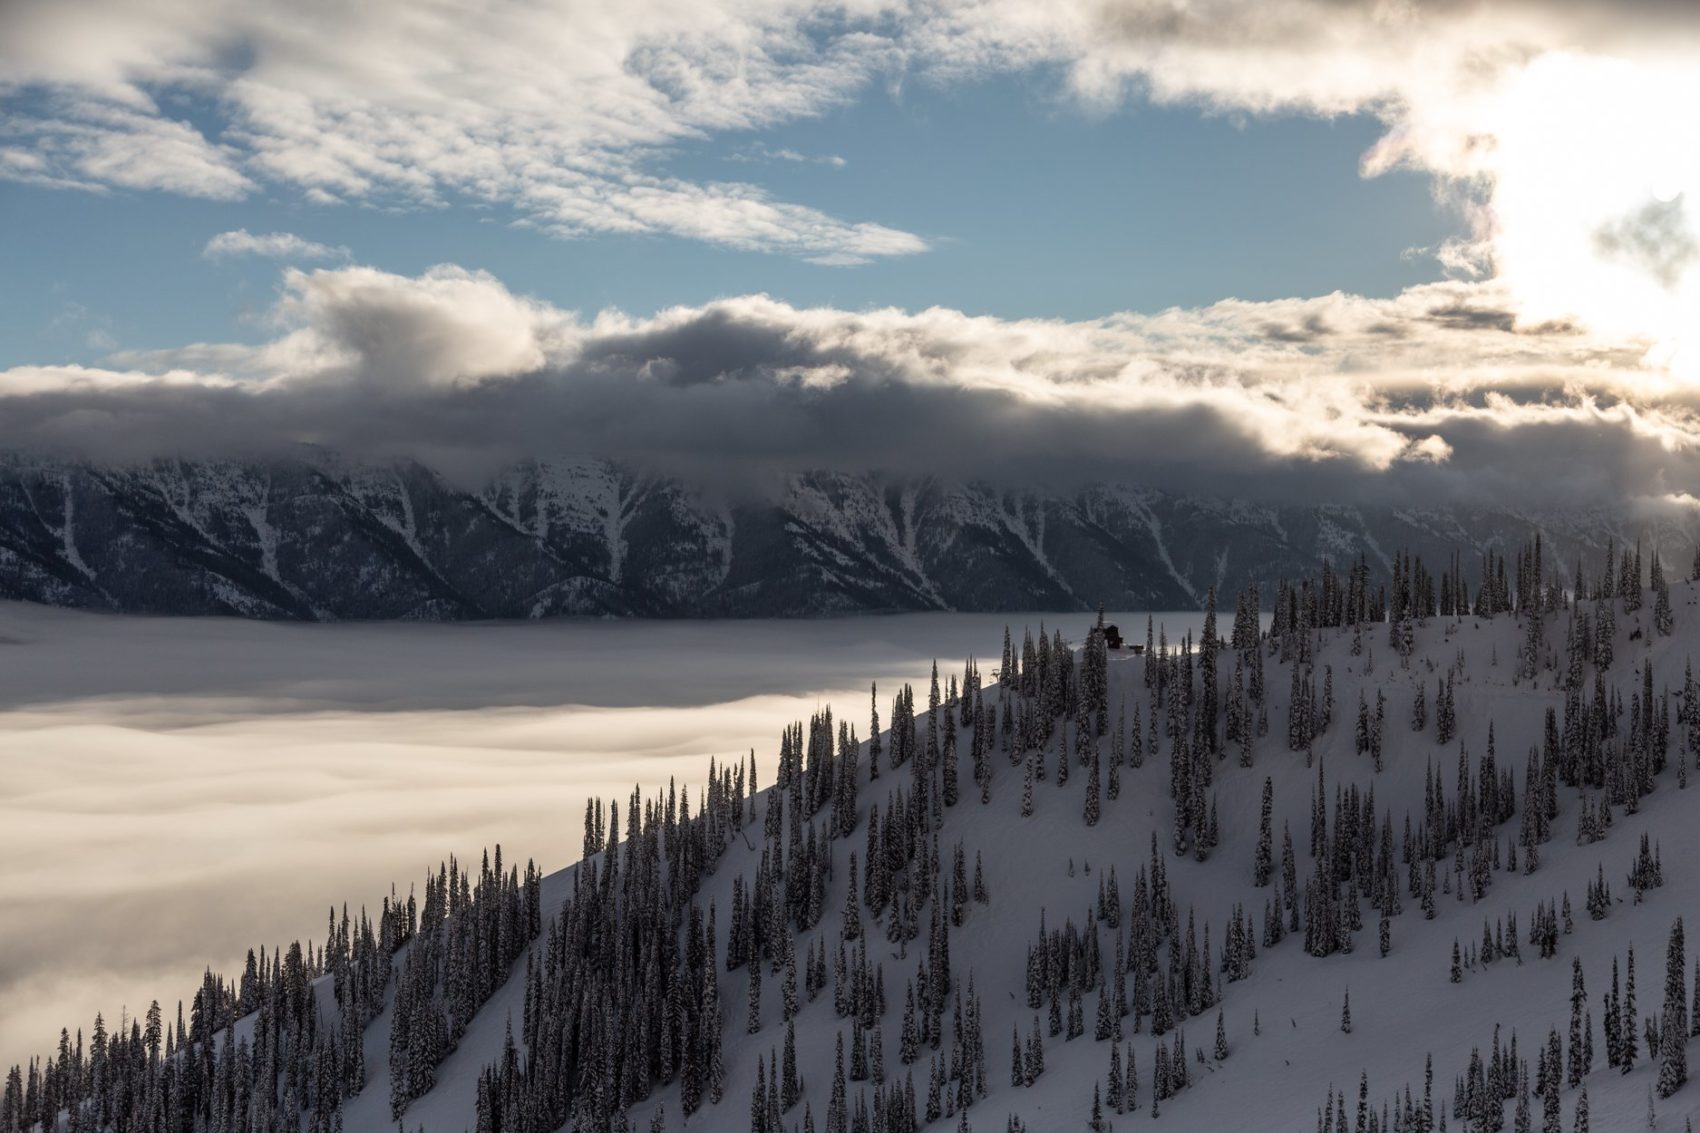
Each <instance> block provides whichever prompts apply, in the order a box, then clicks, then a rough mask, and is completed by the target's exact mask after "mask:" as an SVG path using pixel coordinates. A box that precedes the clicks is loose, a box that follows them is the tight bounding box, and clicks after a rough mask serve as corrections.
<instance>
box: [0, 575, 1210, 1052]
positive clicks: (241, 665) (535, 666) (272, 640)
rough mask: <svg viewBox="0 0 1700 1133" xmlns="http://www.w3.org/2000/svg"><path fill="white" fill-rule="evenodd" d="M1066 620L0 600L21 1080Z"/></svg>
mask: <svg viewBox="0 0 1700 1133" xmlns="http://www.w3.org/2000/svg"><path fill="white" fill-rule="evenodd" d="M1132 617H1133V616H1132V615H1122V621H1123V624H1124V625H1126V626H1128V627H1129V628H1131V621H1132ZM1159 617H1160V618H1162V619H1163V620H1164V621H1165V622H1166V624H1167V625H1168V627H1169V630H1170V632H1171V634H1174V635H1176V636H1178V635H1179V634H1180V633H1181V632H1184V631H1185V630H1186V628H1188V627H1189V626H1190V627H1192V628H1194V629H1196V627H1197V626H1198V625H1199V624H1200V617H1199V615H1197V614H1196V613H1180V614H1164V615H1159ZM1143 618H1144V615H1139V622H1140V625H1141V627H1143V624H1144V621H1143ZM1041 621H1043V622H1044V623H1045V624H1046V625H1047V626H1061V627H1062V628H1063V630H1064V633H1065V635H1066V636H1069V637H1071V638H1073V639H1075V640H1078V639H1079V638H1080V637H1081V636H1082V635H1083V634H1084V632H1085V630H1086V628H1087V626H1088V625H1089V622H1090V619H1089V618H1088V617H1087V616H1086V615H1083V614H1032V615H1008V616H1005V615H979V614H904V615H894V616H890V617H870V618H848V619H840V620H825V621H729V622H652V621H552V622H542V623H514V624H505V623H503V624H491V623H485V624H476V623H475V624H446V625H444V624H427V623H383V624H338V625H300V624H290V623H265V622H253V621H241V620H236V619H216V618H201V619H193V618H141V617H119V616H112V615H104V614H90V613H80V612H74V611H66V610H56V609H49V608H45V607H40V606H31V605H23V604H18V603H0V753H3V754H0V761H3V764H4V773H3V774H0V1066H7V1065H11V1064H12V1063H14V1062H21V1061H23V1060H25V1059H27V1058H28V1057H29V1056H30V1055H33V1054H42V1053H45V1052H47V1050H48V1049H49V1048H50V1047H51V1046H52V1044H53V1042H54V1041H55V1040H56V1038H57V1036H58V1033H59V1028H60V1027H61V1026H66V1025H70V1026H73V1027H75V1026H77V1025H81V1026H84V1027H87V1026H88V1025H89V1023H90V1022H91V1021H92V1020H93V1018H94V1014H95V1012H96V1011H102V1012H104V1013H105V1015H106V1017H107V1018H108V1020H112V1019H115V1018H117V1017H118V1016H119V1014H120V1012H121V1011H124V1010H128V1012H129V1013H130V1014H131V1015H134V1014H136V1013H137V1012H138V1011H139V1010H141V1009H143V1008H145V1007H146V1005H147V1003H148V1002H149V1001H150V1000H151V999H153V998H155V997H157V998H159V999H160V1001H161V1002H162V1003H164V1004H166V1005H167V1008H168V1013H169V1008H170V1007H171V1005H172V1004H174V1003H175V1001H176V1000H177V999H178V998H179V997H186V996H187V995H188V994H189V993H190V992H192V991H193V990H194V988H195V987H196V986H197V984H198V982H199V979H200V975H201V971H202V969H203V967H205V966H206V965H208V964H211V965H212V966H213V967H214V969H215V970H217V971H224V972H234V971H236V970H238V969H239V967H240V962H241V960H242V956H243V954H244V952H245V951H246V949H248V948H249V947H258V946H259V945H260V944H261V943H265V944H267V945H275V944H279V943H285V942H287V941H290V940H294V939H297V938H304V937H307V936H312V937H315V938H316V937H317V936H318V935H319V934H321V933H322V932H323V929H324V918H325V913H326V910H327V908H328V907H329V906H330V904H331V903H332V902H335V903H336V904H337V905H338V906H339V907H340V906H341V904H342V903H343V902H345V901H346V902H348V903H350V904H351V905H353V906H354V907H355V909H356V910H358V907H359V906H360V905H361V904H362V903H364V904H366V905H368V906H370V907H371V908H372V909H373V910H374V911H375V910H376V907H377V903H378V901H379V899H380V897H381V896H382V895H383V894H384V893H385V892H387V891H388V886H389V884H390V883H391V882H392V881H393V882H395V883H396V884H398V885H399V886H401V889H402V892H403V893H405V892H406V888H407V886H409V885H411V884H414V883H416V882H417V881H418V880H419V879H420V878H421V877H422V876H423V875H424V872H425V871H426V869H427V868H428V867H433V866H434V865H435V864H436V863H437V862H439V861H441V860H443V859H445V858H446V857H447V856H448V855H450V854H459V855H460V856H461V857H462V858H463V859H471V860H476V856H477V854H478V853H479V851H480V850H481V849H482V848H483V847H485V846H489V845H494V844H496V843H498V842H499V843H500V844H501V845H502V847H503V849H504V852H505V853H506V854H507V855H508V857H509V859H510V860H515V861H519V862H522V863H523V861H524V860H525V859H526V858H528V857H531V858H535V859H536V860H537V862H538V864H539V865H540V866H541V867H543V868H544V869H545V870H554V869H558V868H560V867H561V866H562V865H564V864H566V863H567V862H568V861H570V860H572V859H575V858H576V857H577V856H578V852H579V845H580V838H581V824H582V819H583V811H584V803H585V799H586V798H587V797H589V796H591V795H597V796H599V797H603V798H607V797H612V796H621V797H623V796H624V795H625V794H626V793H628V792H629V791H630V790H631V788H632V786H633V785H634V784H641V785H643V787H644V789H645V791H646V793H647V792H648V791H650V790H652V789H653V788H654V787H656V786H658V785H664V784H665V783H666V782H667V779H668V778H669V777H670V776H678V777H679V778H680V779H681V780H682V781H687V782H693V783H694V782H698V781H700V779H701V776H702V773H703V771H704V770H705V768H706V767H707V763H708V759H709V757H710V756H719V757H721V758H722V759H724V758H727V757H732V756H741V755H744V754H746V753H747V752H748V751H749V750H750V749H751V748H754V749H755V752H756V755H757V758H758V760H759V762H760V764H761V766H762V768H763V770H764V772H765V773H767V774H771V771H772V767H773V762H774V760H775V758H776V748H777V743H778V738H779V734H780V730H781V728H783V727H784V726H785V725H786V724H788V723H790V722H792V721H793V720H797V719H802V718H806V717H807V716H808V714H809V713H810V712H812V711H814V710H815V709H816V707H817V706H819V705H820V704H824V703H829V702H830V703H831V704H833V705H834V706H835V708H837V709H838V710H840V711H842V712H847V713H848V714H849V717H850V718H851V719H853V720H857V721H860V722H861V725H862V726H863V727H864V728H865V725H866V716H867V704H868V682H869V681H870V680H875V679H877V680H878V681H879V683H880V689H881V698H882V700H885V699H887V698H888V697H889V691H890V690H893V689H895V686H896V685H897V684H898V683H900V682H901V681H904V680H907V681H913V682H924V681H925V680H926V677H927V672H928V667H929V664H930V662H931V660H932V658H933V657H934V656H935V655H936V656H937V657H938V659H939V662H940V666H941V668H943V669H946V670H947V671H957V670H960V668H961V665H962V660H963V658H965V657H967V656H968V655H969V654H971V653H973V654H978V655H979V656H980V657H982V658H986V657H990V658H993V659H994V660H993V661H991V662H990V664H991V665H995V657H996V655H997V652H998V649H999V646H1000V644H1001V641H1002V633H1003V626H1004V625H1005V624H1006V622H1007V623H1008V624H1010V625H1012V626H1013V627H1014V628H1015V632H1016V633H1017V634H1019V633H1020V632H1021V627H1022V626H1023V625H1031V626H1032V627H1033V628H1034V629H1035V630H1037V628H1038V626H1039V624H1040V622H1041ZM1141 632H1143V629H1141ZM988 667H989V666H988ZM882 710H883V709H882Z"/></svg>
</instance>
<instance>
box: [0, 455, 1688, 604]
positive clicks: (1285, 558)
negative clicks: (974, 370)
mask: <svg viewBox="0 0 1700 1133" xmlns="http://www.w3.org/2000/svg"><path fill="white" fill-rule="evenodd" d="M1536 531H1539V532H1540V533H1541V534H1542V535H1543V537H1544V540H1545V545H1546V547H1547V549H1548V550H1549V552H1550V554H1551V558H1550V559H1549V561H1551V562H1553V563H1554V565H1555V566H1556V567H1557V569H1558V570H1559V571H1560V573H1561V575H1563V576H1565V577H1568V576H1569V573H1570V572H1571V571H1572V570H1573V568H1574V564H1575V563H1576V561H1577V557H1578V556H1579V555H1580V556H1582V557H1583V559H1584V560H1585V561H1587V562H1589V563H1590V564H1597V563H1598V562H1599V561H1600V559H1601V556H1602V554H1603V550H1604V547H1605V543H1606V541H1607V540H1608V539H1612V538H1616V539H1618V540H1625V539H1628V540H1633V539H1635V538H1636V537H1643V536H1644V537H1646V538H1648V539H1650V540H1652V541H1656V542H1657V543H1658V544H1659V546H1660V547H1661V548H1662V550H1663V552H1664V554H1665V556H1666V563H1667V567H1668V568H1669V569H1671V570H1672V572H1673V573H1674V574H1675V575H1676V576H1678V577H1682V576H1685V575H1686V574H1687V573H1688V567H1689V564H1690V562H1691V560H1692V556H1693V554H1694V547H1695V539H1696V533H1697V532H1696V528H1695V526H1694V525H1692V524H1690V525H1667V526H1664V527H1659V528H1648V527H1645V526H1644V525H1640V524H1635V525H1630V524H1629V523H1628V521H1627V520H1626V519H1625V518H1624V517H1622V516H1620V515H1617V514H1614V513H1611V512H1607V511H1577V512H1563V513H1542V514H1526V513H1518V512H1515V511H1512V510H1509V509H1507V510H1503V511H1492V510H1481V509H1476V510H1469V511H1465V510H1457V509H1452V510H1447V509H1428V510H1416V509H1400V508H1374V509H1370V508H1352V507H1335V506H1326V505H1317V506H1283V507H1269V506H1263V505H1258V504H1251V503H1247V502H1243V501H1235V500H1222V499H1213V498H1202V497H1191V496H1184V495H1175V494H1170V493H1165V492H1159V491H1155V490H1151V489H1145V488H1138V487H1131V486H1125V485H1097V486H1094V487H1090V488H1086V489H1082V490H1078V491H1070V492H1056V491H1048V490H1043V489H1034V490H1025V491H1018V492H1012V491H1008V490H1003V489H999V488H994V487H991V486H988V485H982V484H973V483H951V482H947V481H944V480H940V479H937V478H929V479H924V480H895V479H891V478H885V477H880V476H872V475H849V474H842V473H833V472H817V473H810V474H805V475H799V476H794V477H791V478H790V479H788V480H787V481H785V482H784V484H783V485H782V486H780V487H776V488H775V489H774V490H773V491H772V492H771V493H769V494H768V495H767V496H766V497H764V498H749V497H747V496H746V497H744V498H739V499H732V498H722V497H719V496H716V495H713V494H709V493H702V492H698V491H695V490H693V489H692V488H691V486H689V485H687V484H684V483H681V482H679V481H676V480H669V479H665V478H658V477H654V476H648V475H644V474H642V473H640V472H638V471H635V470H632V469H629V468H623V467H621V466H619V465H617V464H614V463H611V462H607V461H602V460H594V459H586V460H576V461H564V462H553V463H542V462H527V463H524V464H520V465H516V466H514V467H512V468H510V469H508V470H506V471H504V472H503V473H502V474H500V475H499V476H496V477H494V478H493V479H491V480H490V481H489V482H488V483H485V484H483V485H482V486H478V487H471V488H469V487H465V486H462V485H459V484H457V483H454V482H451V481H450V480H448V479H445V478H444V477H443V476H440V475H438V474H437V473H435V472H433V471H432V470H431V469H429V468H427V467H425V466H423V465H421V464H417V463H410V462H403V463H393V464H385V465H381V466H378V465H370V464H356V463H350V462H346V461H342V460H339V459H337V458H335V457H331V456H327V455H324V454H317V453H313V454H307V455H304V456H301V457H299V458H291V459H272V460H266V461H255V462H252V463H231V462H187V461H154V462H150V463H145V464H138V465H130V466H123V467H103V466H97V465H92V464H80V463H69V462H55V461H51V460H41V459H36V458H25V457H21V456H13V457H7V458H0V597H6V598H15V599H26V600H30V601H37V602H45V603H50V604H54V605H63V606H82V607H90V608H98V609H109V610H122V611H132V612H145V613H172V614H237V615H242V616H249V617H266V618H295V619H355V618H376V619H382V618H429V619H456V618H538V617H549V616H555V615H568V614H574V615H604V616H618V617H673V616H687V617H709V616H731V617H797V616H813V615H829V614H839V613H856V612H872V611H886V610H924V609H955V610H1035V609H1087V608H1091V607H1093V606H1096V605H1097V604H1099V603H1103V604H1104V605H1105V606H1107V607H1110V608H1120V609H1179V608H1188V607H1196V606H1197V605H1199V604H1200V603H1201V601H1202V599H1203V596H1204V593H1205V591H1206V589H1207V588H1208V587H1210V586H1216V587H1217V588H1218V589H1219V590H1226V591H1230V592H1231V591H1233V590H1237V589H1238V588H1240V587H1241V586H1243V585H1244V584H1245V583H1247V582H1248V581H1257V582H1260V583H1264V584H1271V583H1273V581H1274V580H1275V579H1276V578H1278V577H1281V576H1289V577H1291V576H1297V575H1299V574H1301V573H1303V572H1305V571H1308V570H1311V569H1313V568H1314V565H1315V564H1316V562H1317V561H1318V560H1320V559H1324V558H1327V559H1332V560H1333V561H1335V562H1336V563H1344V562H1346V561H1348V560H1350V559H1352V558H1355V557H1356V556H1358V555H1360V554H1362V555H1365V556H1367V558H1368V559H1369V562H1370V564H1371V566H1372V568H1373V569H1374V570H1375V571H1376V572H1377V573H1381V572H1383V571H1384V570H1385V569H1386V566H1387V563H1388V556H1389V555H1390V554H1391V553H1392V551H1393V549H1394V548H1396V547H1401V546H1404V547H1409V548H1411V549H1413V550H1414V551H1416V552H1417V553H1418V554H1421V555H1422V556H1423V557H1424V558H1425V559H1426V560H1427V561H1429V562H1430V563H1431V565H1438V564H1440V563H1442V562H1444V560H1445V558H1446V556H1448V555H1449V554H1451V553H1452V552H1453V551H1454V550H1457V551H1459V552H1461V553H1463V554H1464V555H1465V556H1466V558H1467V565H1468V566H1469V568H1470V569H1469V573H1470V574H1471V576H1472V577H1473V576H1474V574H1475V570H1474V562H1473V560H1474V558H1475V557H1476V556H1477V555H1478V554H1479V553H1480V552H1482V551H1484V550H1487V549H1490V548H1491V549H1497V550H1501V551H1506V552H1507V553H1509V552H1510V551H1511V549H1512V548H1514V547H1515V546H1516V545H1518V544H1519V543H1520V542H1522V541H1523V540H1524V539H1526V538H1528V537H1529V536H1530V535H1531V534H1532V533H1534V532H1536ZM1265 593H1266V594H1267V593H1269V589H1268V587H1267V586H1266V589H1265Z"/></svg>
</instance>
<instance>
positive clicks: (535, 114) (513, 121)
mask: <svg viewBox="0 0 1700 1133" xmlns="http://www.w3.org/2000/svg"><path fill="white" fill-rule="evenodd" d="M880 11H881V9H880V7H879V6H878V5H873V4H863V3H861V2H860V0H857V2H853V3H852V4H850V5H847V6H837V7H834V8H831V9H817V8H815V7H814V6H812V5H809V4H806V3H798V2H795V0H755V2H747V0H716V2H695V0H692V2H684V0H640V2H635V3H631V4H623V5H600V4H586V3H582V2H579V0H545V2H541V3H535V4H519V3H498V4H496V5H492V6H486V7H484V8H479V9H474V8H457V7H455V6H437V7H432V8H427V9H421V8H419V7H418V6H417V5H413V4H406V3H402V2H401V0H372V2H371V3H366V4H361V5H353V6H350V5H331V6H323V5H318V6H314V5H309V6H306V7H303V6H300V5H295V4H285V3H282V2H281V0H260V2H256V3H249V4H214V5H206V4H199V3H192V2H190V0H133V2H132V0H122V2H119V0H66V2H64V3H48V2H46V0H18V2H17V3H13V4H7V5H4V6H0V97H5V96H7V95H8V94H11V95H12V96H13V98H14V100H18V99H21V98H22V97H23V96H25V95H35V94H38V93H42V92H45V94H46V96H47V97H46V98H45V99H44V102H45V104H46V105H44V106H42V107H39V108H38V107H37V106H36V105H35V102H34V101H33V100H25V101H14V103H13V107H15V110H14V115H15V118H16V121H15V122H14V124H13V125H12V127H11V128H10V129H8V130H7V131H6V133H10V134H15V135H18V137H17V138H13V139H6V140H8V141H15V142H21V143H22V145H23V148H25V149H26V150H27V151H28V152H31V153H33V154H35V155H36V156H37V157H39V158H40V159H41V165H40V167H39V168H26V167H22V166H18V165H16V164H15V163H10V162H0V176H10V177H13V178H15V179H22V178H27V179H30V180H32V181H36V182H38V183H43V182H45V181H47V180H49V179H53V180H58V181H63V182H66V183H76V184H89V185H108V184H110V185H126V186H131V187H149V188H171V189H175V190H176V191H182V192H193V193H197V194H199V195H207V196H235V195H240V194H242V193H246V192H249V191H251V190H252V188H253V186H254V184H255V183H256V182H269V183H277V184H284V185H290V186H294V187H295V188H296V189H298V190H299V191H300V192H302V193H303V194H304V195H305V196H307V198H308V199H311V200H314V201H319V202H327V201H337V200H340V201H365V202H374V203H382V204H398V203H399V204H408V203H417V204H436V203H440V202H444V201H447V200H452V199H457V198H461V199H472V200H477V201H483V202H497V203H504V204H508V205H511V206H512V207H514V208H515V209H516V210H517V211H518V212H519V213H520V214H521V215H522V216H524V217H527V218H529V219H531V220H533V221H535V222H536V223H537V224H538V225H539V226H540V227H542V228H544V229H546V230H548V231H552V232H554V233H556V234H559V235H563V236H567V237H572V236H578V235H584V234H593V233H608V232H621V233H640V234H642V233H664V234H675V235H682V236H685V237H688V238H692V239H699V240H705V241H708V242H711V243H717V244H722V245H726V246H729V247H734V248H741V249H753V250H759V251H772V252H779V253H784V254H794V255H798V256H805V257H808V256H833V255H851V256H857V257H862V258H871V257H875V256H889V255H905V254H910V253H913V252H917V251H921V250H924V249H925V247H926V241H925V240H924V239H923V238H921V237H919V236H916V235H913V234H910V233H904V232H898V231H895V230H893V229H891V228H888V227H885V226H882V225H879V224H877V223H867V222H861V221H858V220H856V219H853V218H852V219H846V218H840V217H835V216H832V215H829V214H827V213H824V212H822V211H820V210H817V209H813V208H809V207H807V206H804V205H800V204H796V203H792V202H784V201H777V200H773V199H771V198H770V197H769V196H768V194H767V193H766V192H765V191H763V190H762V189H761V188H760V187H759V186H756V185H750V184H738V183H730V184H702V183H690V182H685V181H680V180H677V179H669V178H662V177H657V176H656V175H655V174H654V173H653V172H652V168H653V164H654V163H653V160H652V159H654V158H655V157H656V156H658V155H659V154H660V153H661V152H662V151H664V150H665V149H666V148H667V147H670V146H672V145H675V144H676V143H679V142H681V141H685V140H692V139H701V138H705V137H708V136H710V135H712V134H717V133H724V132H737V131H750V130H759V129H762V128H765V127H769V126H772V125H775V124H778V123H781V122H786V121H791V120H794V119H797V118H800V117H807V116H809V115H813V114H818V113H820V112H821V111H822V110H824V109H826V108H827V107H830V106H833V105H838V104H841V103H843V102H846V101H848V100H849V99H851V98H852V97H854V96H855V94H856V93H857V92H858V91H859V90H860V89H862V88H863V87H864V86H865V85H866V84H867V82H868V80H869V78H870V76H872V75H873V74H875V73H876V72H878V71H879V70H881V69H882V68H885V67H887V66H891V65H895V63H896V61H897V56H896V53H895V52H894V50H893V47H892V44H891V42H890V40H889V37H882V36H880V35H878V34H874V33H872V32H870V31H869V30H868V29H869V27H870V26H871V24H870V21H871V20H872V19H873V18H874V17H876V16H878V15H879V14H880ZM71 44H75V45H76V46H75V49H72V48H71V47H70V46H68V45H71ZM160 91H171V92H174V93H183V94H188V95H190V96H193V97H195V98H197V99H199V100H200V103H201V104H202V105H204V106H206V107H207V108H208V110H209V114H208V115H207V118H208V119H209V120H210V121H211V125H210V126H209V127H208V129H209V130H216V135H213V134H207V135H203V134H202V133H200V132H198V131H197V130H196V128H195V127H193V126H191V125H189V124H188V123H187V122H183V121H177V120H174V119H172V118H169V117H167V116H166V115H164V114H163V113H161V112H160V111H159V110H158V109H157V107H156V105H155V102H154V97H155V95H156V94H157V93H158V92H160ZM9 109H10V107H9ZM166 134H169V135H171V137H170V139H169V140H170V143H171V144H169V145H161V144H159V142H160V141H161V140H163V139H162V137H161V135H166ZM127 136H129V137H135V138H136V139H137V140H138V144H137V145H136V146H134V147H131V148H130V149H129V151H127V152H126V153H120V152H117V151H120V150H123V149H124V147H123V146H122V144H121V143H122V140H123V139H124V138H125V137H127ZM213 136H216V138H217V140H216V142H215V141H213V140H209V138H211V137H213ZM144 138H147V139H150V140H151V144H147V145H143V144H141V140H142V139H144ZM143 156H145V157H146V158H147V160H146V162H143V161H142V157H143Z"/></svg>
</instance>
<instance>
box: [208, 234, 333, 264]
mask: <svg viewBox="0 0 1700 1133" xmlns="http://www.w3.org/2000/svg"><path fill="white" fill-rule="evenodd" d="M201 255H202V256H205V257H206V258H207V259H209V260H219V259H228V258H230V257H234V256H264V257H266V258H268V259H274V260H296V261H302V260H346V259H348V258H349V251H348V249H347V248H345V247H342V246H341V245H338V246H336V247H332V246H331V245H329V244H321V243H319V242H318V241H316V240H308V239H306V238H305V237H302V236H297V235H295V233H293V232H263V233H260V234H258V235H256V234H254V233H252V232H249V231H248V230H247V229H246V228H235V229H232V230H230V231H229V232H220V233H219V234H218V235H216V236H214V237H213V238H212V239H210V240H208V241H207V243H206V246H205V247H203V248H202V249H201Z"/></svg>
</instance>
